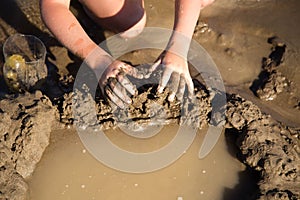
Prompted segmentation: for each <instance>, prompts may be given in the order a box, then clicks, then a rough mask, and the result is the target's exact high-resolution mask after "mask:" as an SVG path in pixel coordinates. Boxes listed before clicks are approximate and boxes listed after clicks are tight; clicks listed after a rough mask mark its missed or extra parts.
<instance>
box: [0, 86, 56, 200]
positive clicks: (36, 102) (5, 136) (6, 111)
mask: <svg viewBox="0 0 300 200" xmlns="http://www.w3.org/2000/svg"><path fill="white" fill-rule="evenodd" d="M54 111H55V110H54V108H53V107H52V106H51V102H49V100H48V98H47V97H45V96H43V95H42V94H41V92H39V91H37V92H36V94H28V93H26V94H24V95H20V96H19V97H17V98H7V99H3V100H1V101H0V199H25V198H26V194H27V189H28V188H27V184H26V182H25V181H24V179H26V178H28V177H29V176H30V175H31V174H32V173H33V171H34V169H35V166H36V164H37V163H38V162H39V160H40V159H41V157H42V155H43V152H44V150H45V148H46V147H47V146H48V144H49V137H50V132H51V124H52V122H53V121H54V119H55V117H54V116H55V115H54Z"/></svg>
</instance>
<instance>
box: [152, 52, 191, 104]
mask: <svg viewBox="0 0 300 200" xmlns="http://www.w3.org/2000/svg"><path fill="white" fill-rule="evenodd" d="M158 68H161V69H162V76H161V79H160V81H159V85H158V92H159V93H162V92H163V90H164V89H165V88H166V87H168V88H169V89H170V94H169V97H168V100H169V101H173V100H174V99H175V96H176V98H177V99H178V100H179V101H182V99H183V95H184V92H185V90H186V88H187V91H188V97H189V98H190V99H192V98H193V94H194V85H193V81H192V78H191V75H190V73H189V69H188V64H187V61H186V60H185V59H184V58H182V57H180V56H178V55H176V54H173V53H171V52H167V53H165V54H164V55H163V56H161V57H160V58H159V59H158V60H157V61H156V62H155V63H154V64H153V65H152V66H151V68H150V70H149V73H152V72H153V71H155V70H156V69H158Z"/></svg>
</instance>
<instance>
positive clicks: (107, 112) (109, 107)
mask: <svg viewBox="0 0 300 200" xmlns="http://www.w3.org/2000/svg"><path fill="white" fill-rule="evenodd" d="M83 87H84V88H86V87H87V86H83ZM195 92H196V95H195V97H196V98H195V99H194V100H193V101H190V100H188V98H184V100H183V102H180V101H178V100H174V101H172V102H171V101H168V95H169V91H168V90H167V89H166V90H165V91H164V92H163V93H161V94H158V93H157V92H156V87H155V86H148V87H145V88H143V89H141V90H140V91H139V93H138V94H136V95H134V96H133V97H132V103H131V104H129V105H128V106H127V107H126V108H125V109H120V108H118V107H115V106H113V104H112V103H108V102H107V101H104V100H103V99H99V98H93V97H92V95H91V94H90V93H89V90H88V88H86V89H84V90H75V91H74V92H72V93H70V94H69V95H66V96H64V98H65V101H67V102H65V103H63V106H64V107H63V109H62V110H61V111H62V112H61V117H60V119H62V120H64V121H67V122H70V121H75V123H76V125H77V126H78V127H80V128H83V129H85V128H87V127H90V128H95V129H101V130H106V129H110V128H116V127H117V126H126V127H127V128H129V129H131V130H135V129H136V128H140V127H141V126H146V125H167V124H170V123H186V124H188V125H193V126H194V127H200V128H202V127H204V126H205V125H206V124H207V121H208V113H209V112H210V111H211V109H210V107H211V106H210V101H209V98H208V96H209V95H208V91H206V90H203V89H200V88H198V89H196V90H195ZM70 101H73V103H74V104H75V109H72V108H71V107H72V102H70ZM95 108H96V112H95V113H93V112H91V109H95ZM72 110H73V111H75V112H76V113H72ZM71 116H72V117H71ZM70 117H71V118H70Z"/></svg>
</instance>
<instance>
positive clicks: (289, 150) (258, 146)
mask: <svg viewBox="0 0 300 200" xmlns="http://www.w3.org/2000/svg"><path fill="white" fill-rule="evenodd" d="M227 106H228V110H227V123H228V124H227V126H228V127H229V128H233V129H235V132H237V133H238V139H237V145H238V147H239V148H240V150H241V154H242V161H243V162H244V163H245V164H246V165H248V166H250V167H251V168H253V169H255V170H256V171H259V172H260V174H261V180H260V181H259V183H258V185H259V188H260V194H259V196H260V197H259V199H293V200H294V199H295V200H296V199H299V198H300V188H299V185H300V159H299V155H300V154H299V153H300V147H299V137H300V131H299V130H295V129H292V128H289V127H286V126H284V125H282V124H280V123H279V122H277V121H274V120H273V119H272V118H271V117H270V116H268V115H266V114H263V113H261V111H260V110H259V108H258V107H257V106H256V105H254V104H253V103H252V102H250V101H246V100H245V99H243V98H241V97H239V96H238V95H231V96H230V98H229V101H228V104H227Z"/></svg>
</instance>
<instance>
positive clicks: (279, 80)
mask: <svg viewBox="0 0 300 200" xmlns="http://www.w3.org/2000/svg"><path fill="white" fill-rule="evenodd" d="M268 42H269V43H271V44H272V46H273V47H272V52H271V53H270V55H269V57H268V58H263V63H262V71H261V72H260V74H259V76H258V78H257V79H256V80H255V81H254V82H253V83H252V86H251V87H250V89H251V90H252V91H253V93H254V94H255V95H256V96H258V97H259V98H260V99H262V100H265V101H271V100H273V99H275V98H276V97H277V95H278V94H280V93H282V92H283V91H284V89H285V88H287V87H288V85H289V81H288V80H287V79H286V78H285V77H284V76H283V75H282V74H281V73H280V72H279V71H278V67H279V65H280V64H281V63H282V60H283V56H284V53H285V49H286V45H285V44H284V43H283V42H281V41H280V40H279V39H278V38H277V37H272V38H269V39H268Z"/></svg>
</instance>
